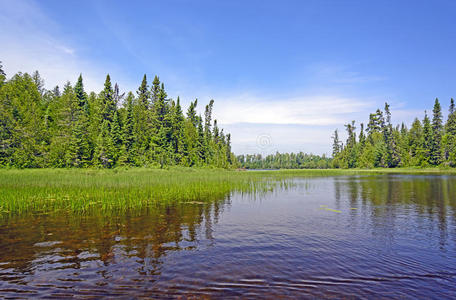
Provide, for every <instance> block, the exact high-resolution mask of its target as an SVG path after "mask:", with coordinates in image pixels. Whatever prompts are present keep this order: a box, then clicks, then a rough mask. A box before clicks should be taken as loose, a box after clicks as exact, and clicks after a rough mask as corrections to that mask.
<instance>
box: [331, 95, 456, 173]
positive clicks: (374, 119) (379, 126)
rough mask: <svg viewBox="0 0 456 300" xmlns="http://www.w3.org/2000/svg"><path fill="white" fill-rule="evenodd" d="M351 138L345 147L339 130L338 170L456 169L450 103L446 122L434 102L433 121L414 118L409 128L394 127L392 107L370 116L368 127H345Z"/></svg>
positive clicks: (455, 116) (455, 126)
mask: <svg viewBox="0 0 456 300" xmlns="http://www.w3.org/2000/svg"><path fill="white" fill-rule="evenodd" d="M345 128H346V130H347V134H348V138H347V140H346V142H345V144H343V143H342V142H341V141H340V139H339V133H338V132H337V130H336V131H335V132H334V135H333V136H332V139H333V147H332V148H333V151H332V155H333V158H334V159H333V166H334V167H336V168H374V167H384V168H396V167H436V166H445V167H456V111H455V103H454V100H453V99H451V100H450V107H449V111H448V118H447V120H446V122H445V123H444V122H443V116H442V107H441V105H440V102H439V99H435V102H434V108H433V110H432V117H431V118H430V117H429V116H428V114H427V112H426V111H425V115H424V119H423V120H419V119H418V118H415V120H414V121H413V123H412V125H411V127H410V128H408V127H407V126H406V125H405V124H404V123H402V124H400V125H396V126H394V125H393V124H392V122H391V111H390V105H389V104H388V103H385V107H384V110H383V111H382V110H380V109H377V111H376V112H375V113H371V114H370V116H369V123H368V124H367V127H366V128H365V127H364V124H363V123H361V124H360V131H359V136H358V137H357V136H356V126H355V121H352V122H351V123H348V124H346V125H345Z"/></svg>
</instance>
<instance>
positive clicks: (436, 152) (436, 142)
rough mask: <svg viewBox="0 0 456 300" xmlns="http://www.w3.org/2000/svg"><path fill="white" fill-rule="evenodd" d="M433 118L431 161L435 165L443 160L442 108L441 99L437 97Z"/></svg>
mask: <svg viewBox="0 0 456 300" xmlns="http://www.w3.org/2000/svg"><path fill="white" fill-rule="evenodd" d="M432 112H433V118H432V140H431V149H430V150H431V153H430V155H431V157H430V163H431V164H432V165H434V166H437V165H439V164H440V163H441V162H442V148H441V143H442V133H443V132H442V131H443V125H442V109H441V107H440V103H439V99H437V98H436V99H435V104H434V109H433V110H432Z"/></svg>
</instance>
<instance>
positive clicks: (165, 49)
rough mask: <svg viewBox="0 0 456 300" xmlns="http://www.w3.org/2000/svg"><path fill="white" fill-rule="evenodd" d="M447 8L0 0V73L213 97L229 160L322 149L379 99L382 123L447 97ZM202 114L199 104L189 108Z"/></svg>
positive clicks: (451, 77)
mask: <svg viewBox="0 0 456 300" xmlns="http://www.w3.org/2000/svg"><path fill="white" fill-rule="evenodd" d="M455 15H456V1H416V0H415V1H323V0H320V1H280V2H279V1H196V0H195V1H53V0H52V1H51V0H46V1H33V0H16V1H6V0H0V45H1V46H0V60H1V61H3V65H4V69H5V71H6V72H7V75H9V76H11V75H13V74H14V73H15V72H17V71H26V72H31V71H33V70H35V69H38V70H39V71H40V73H41V74H42V76H43V77H44V78H45V80H46V86H47V87H48V88H51V87H53V86H55V85H57V84H58V85H63V84H64V83H65V82H66V81H67V80H70V81H71V82H75V80H76V78H77V76H78V74H79V73H82V74H83V76H84V79H85V84H86V88H87V89H88V90H95V91H97V92H98V91H99V90H101V87H102V84H103V81H104V78H105V75H106V73H109V74H111V77H112V78H113V80H114V81H116V82H118V83H119V84H120V87H121V89H123V90H125V91H128V90H136V88H137V86H138V85H139V83H140V80H141V78H142V75H143V74H144V73H146V74H147V75H148V76H149V78H152V76H153V75H155V74H157V75H159V76H160V79H161V80H162V81H164V82H165V85H166V87H167V90H168V94H169V95H170V97H173V98H176V97H177V96H178V95H180V97H181V99H183V101H184V103H188V102H189V101H191V100H193V99H195V98H198V99H199V101H200V103H202V104H203V103H204V104H205V103H207V102H208V101H209V100H210V99H211V98H214V99H215V108H214V114H215V117H216V118H217V119H218V120H219V123H221V125H222V126H223V127H224V128H225V130H228V131H230V132H231V133H232V135H233V149H234V151H235V152H236V153H238V154H240V153H255V152H260V153H270V152H275V151H277V150H278V151H305V152H313V153H317V154H322V153H329V152H330V147H331V139H330V137H331V134H332V131H333V130H334V129H336V128H339V130H341V131H343V124H344V123H347V122H349V121H351V120H353V119H354V120H358V121H365V120H366V118H367V117H368V114H369V112H372V111H374V110H375V109H376V108H377V107H382V106H383V103H384V102H385V101H388V102H389V103H390V104H391V107H392V110H393V121H395V122H402V121H405V122H411V121H412V118H413V117H414V116H420V117H422V116H423V114H424V110H425V109H428V110H431V109H432V104H433V100H434V99H435V97H438V98H439V99H440V100H441V102H442V104H443V107H444V109H445V110H446V108H447V107H448V103H449V99H450V97H455V96H456V84H455V83H456V72H455V71H456V68H455V67H456V59H455V53H456V26H455V21H454V20H455V19H454V16H455ZM200 108H201V107H200Z"/></svg>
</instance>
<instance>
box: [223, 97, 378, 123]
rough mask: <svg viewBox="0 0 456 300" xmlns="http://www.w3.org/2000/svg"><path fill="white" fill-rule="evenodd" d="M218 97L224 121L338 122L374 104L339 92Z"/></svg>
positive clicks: (344, 120) (345, 120)
mask: <svg viewBox="0 0 456 300" xmlns="http://www.w3.org/2000/svg"><path fill="white" fill-rule="evenodd" d="M218 99H219V100H218V101H217V103H216V106H215V108H214V113H215V115H216V116H217V119H218V120H219V121H220V122H221V123H223V124H233V123H265V124H301V125H318V126H323V125H335V124H341V123H344V122H347V117H348V116H349V115H353V114H356V113H359V112H363V111H365V110H366V109H367V108H370V107H372V104H373V103H372V101H371V100H361V99H352V98H345V97H338V96H304V97H293V98H288V99H283V98H282V99H281V98H279V97H277V98H276V99H271V98H269V99H267V98H259V97H250V96H249V95H241V96H238V97H229V98H223V97H221V98H218Z"/></svg>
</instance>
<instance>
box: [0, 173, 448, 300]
mask: <svg viewBox="0 0 456 300" xmlns="http://www.w3.org/2000/svg"><path fill="white" fill-rule="evenodd" d="M73 295H77V296H80V297H90V296H93V297H96V298H98V297H100V296H106V297H114V296H116V297H125V298H131V297H141V296H144V297H152V298H174V297H179V296H189V297H190V296H195V297H208V298H219V297H221V296H224V297H238V296H240V297H243V298H249V297H251V298H277V297H283V298H296V297H301V298H302V297H326V298H331V297H332V298H341V297H342V298H373V297H374V298H379V297H382V298H416V297H419V298H436V299H444V298H451V297H456V296H455V295H456V177H454V176H441V175H437V176H421V175H420V176H411V175H378V176H335V177H318V178H296V179H293V180H292V184H291V185H283V186H282V187H277V188H276V189H275V190H274V191H273V192H270V193H267V194H236V193H234V194H232V195H231V196H230V197H227V198H225V199H219V200H215V199H214V200H213V201H211V202H198V201H193V202H189V203H179V204H175V205H167V206H157V207H153V208H151V209H149V210H147V211H142V212H130V213H125V214H122V215H116V214H114V215H112V216H107V215H105V216H102V215H101V216H96V215H91V216H77V215H64V214H56V215H34V216H16V217H4V218H3V219H1V220H0V297H5V298H7V297H34V298H36V297H43V298H49V297H56V298H63V297H66V296H68V297H70V296H73Z"/></svg>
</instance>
